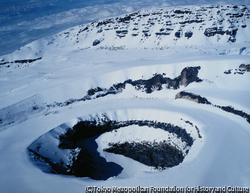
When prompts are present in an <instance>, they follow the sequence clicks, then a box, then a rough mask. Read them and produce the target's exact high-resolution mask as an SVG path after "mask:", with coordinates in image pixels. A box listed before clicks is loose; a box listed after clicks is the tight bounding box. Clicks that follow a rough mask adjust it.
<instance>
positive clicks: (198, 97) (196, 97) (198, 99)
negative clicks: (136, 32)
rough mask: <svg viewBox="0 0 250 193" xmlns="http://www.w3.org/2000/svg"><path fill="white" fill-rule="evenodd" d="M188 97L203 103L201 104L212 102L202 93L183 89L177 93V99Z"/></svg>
mask: <svg viewBox="0 0 250 193" xmlns="http://www.w3.org/2000/svg"><path fill="white" fill-rule="evenodd" d="M180 98H182V99H187V100H191V101H194V102H196V103H201V104H209V105H211V102H209V101H208V100H207V99H206V98H205V97H201V96H200V95H195V94H193V93H189V92H185V91H181V92H179V93H177V94H176V96H175V99H180Z"/></svg>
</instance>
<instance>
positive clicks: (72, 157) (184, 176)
mask: <svg viewBox="0 0 250 193" xmlns="http://www.w3.org/2000/svg"><path fill="white" fill-rule="evenodd" d="M0 74H1V75H0V88H1V89H0V101H1V103H0V155H1V156H0V163H1V164H0V171H1V172H0V183H1V184H0V185H1V192H84V191H85V187H86V186H97V187H100V186H104V187H112V186H116V187H124V186H130V187H136V186H141V187H150V186H154V187H166V186H179V187H185V186H190V187H192V186H206V187H223V186H231V187H234V186H237V187H250V140H249V139H250V99H249V95H250V86H249V82H250V5H206V6H185V7H184V6H179V7H177V6H176V7H168V8H164V9H154V10H142V11H137V12H133V13H131V14H126V15H122V16H119V17H114V18H107V19H102V20H98V21H96V22H92V23H89V24H84V25H80V26H76V27H73V28H70V29H67V30H65V31H63V32H60V33H58V34H55V35H53V36H51V37H46V38H42V39H39V40H36V41H34V42H32V43H30V44H28V45H26V46H23V47H21V48H20V49H19V50H16V51H15V52H13V53H11V54H7V55H3V56H0Z"/></svg>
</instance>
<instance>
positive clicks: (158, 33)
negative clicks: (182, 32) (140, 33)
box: [155, 32, 170, 36]
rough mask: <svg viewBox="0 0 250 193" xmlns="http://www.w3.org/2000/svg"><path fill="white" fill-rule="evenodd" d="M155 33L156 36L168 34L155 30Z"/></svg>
mask: <svg viewBox="0 0 250 193" xmlns="http://www.w3.org/2000/svg"><path fill="white" fill-rule="evenodd" d="M155 35H157V36H161V35H164V36H166V35H170V33H167V32H156V33H155Z"/></svg>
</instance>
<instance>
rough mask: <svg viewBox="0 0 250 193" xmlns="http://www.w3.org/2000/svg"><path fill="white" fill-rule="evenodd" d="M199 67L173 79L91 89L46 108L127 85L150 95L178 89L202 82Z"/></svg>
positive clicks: (157, 78)
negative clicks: (78, 96) (79, 96)
mask: <svg viewBox="0 0 250 193" xmlns="http://www.w3.org/2000/svg"><path fill="white" fill-rule="evenodd" d="M199 70H200V66H196V67H186V68H184V69H183V70H182V71H181V74H180V75H179V76H178V77H176V78H174V79H171V78H168V77H164V74H155V75H154V76H153V77H152V78H150V79H147V80H143V79H139V80H131V79H129V80H126V81H124V82H123V83H118V84H113V85H112V86H111V87H109V88H101V87H96V88H91V89H89V90H88V91H87V95H85V96H84V97H83V98H80V99H70V100H68V101H66V102H64V103H56V102H55V103H54V104H52V105H47V107H54V106H67V105H70V104H72V103H74V102H79V101H86V100H92V99H96V98H100V97H105V96H107V95H110V94H119V93H121V92H123V90H124V89H125V88H126V85H127V84H130V85H132V86H133V87H134V88H135V89H136V90H138V91H142V92H145V93H147V94H150V93H152V92H155V91H160V90H162V89H163V88H166V89H178V88H180V86H188V85H189V84H191V83H193V82H201V81H202V80H201V79H200V78H199V77H198V73H199Z"/></svg>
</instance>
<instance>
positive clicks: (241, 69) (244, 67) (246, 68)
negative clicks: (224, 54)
mask: <svg viewBox="0 0 250 193" xmlns="http://www.w3.org/2000/svg"><path fill="white" fill-rule="evenodd" d="M232 72H233V74H241V75H243V74H244V73H245V72H250V64H241V65H240V66H239V68H236V69H234V70H233V69H229V70H226V71H224V74H232Z"/></svg>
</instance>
